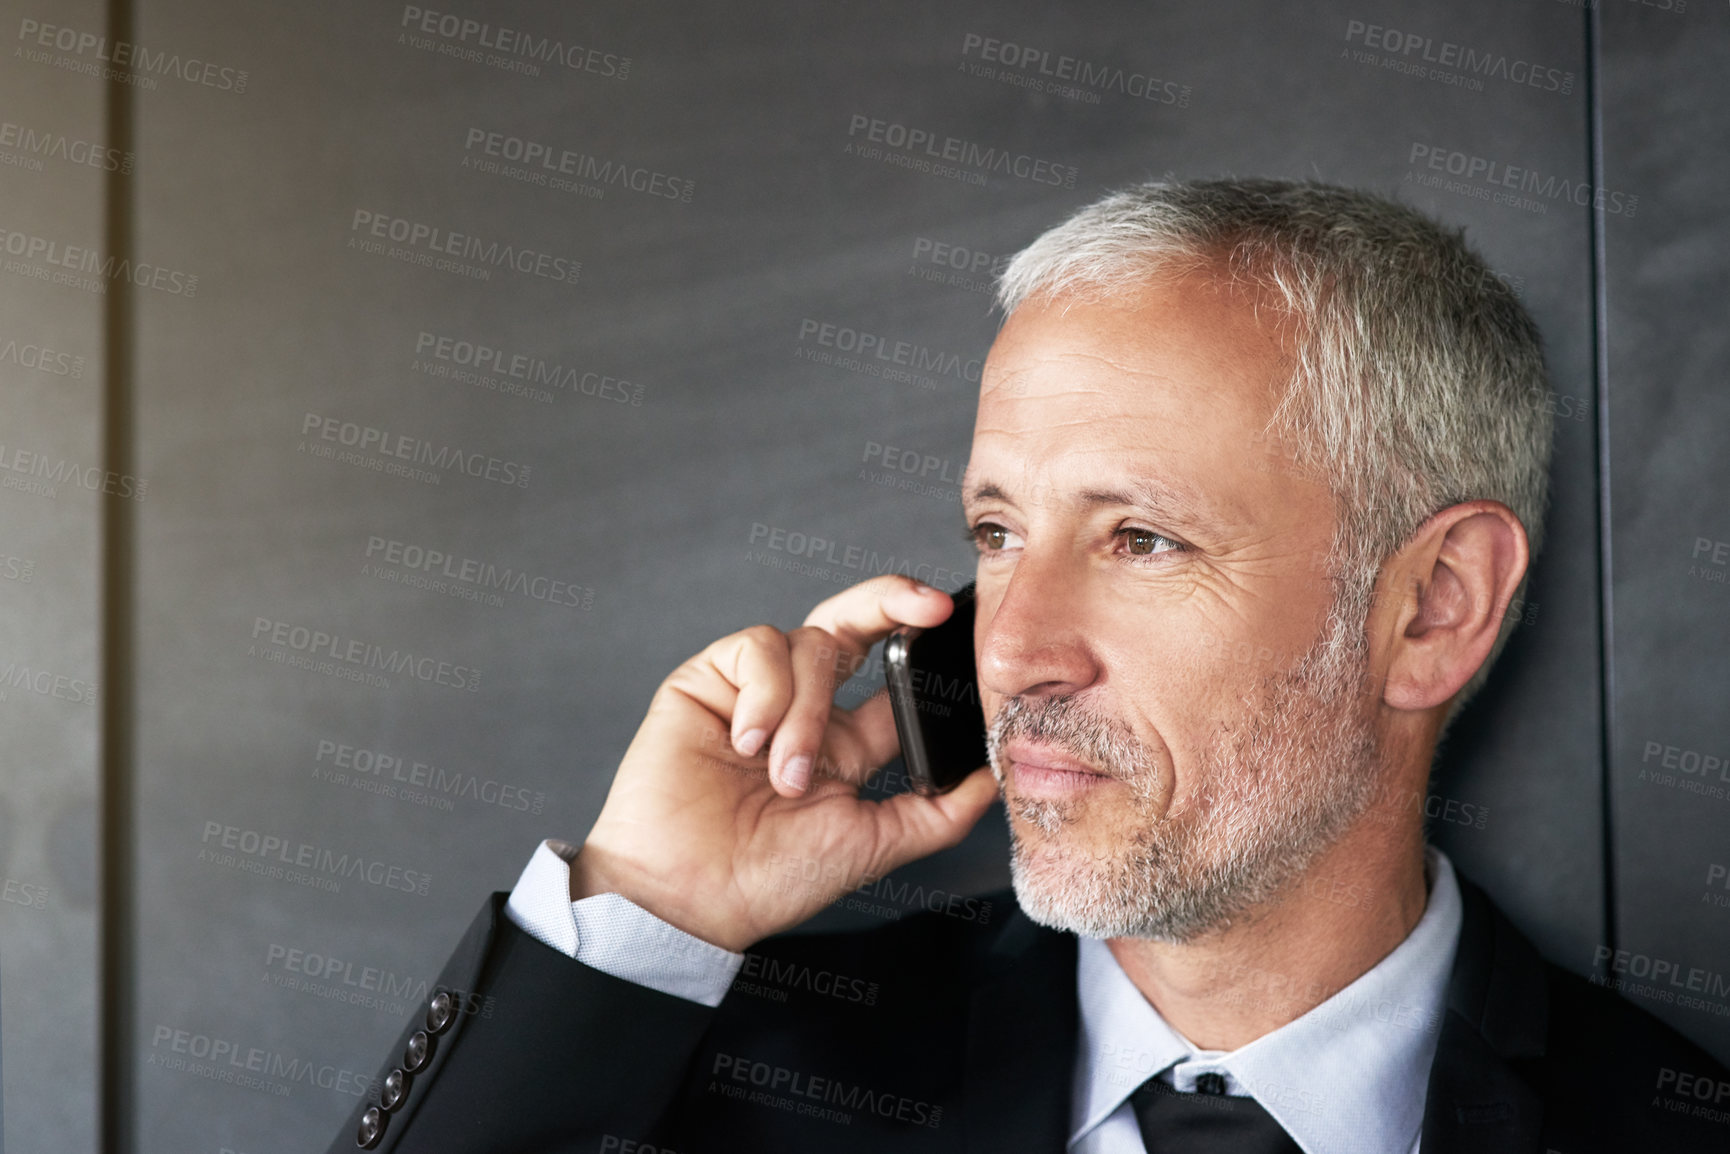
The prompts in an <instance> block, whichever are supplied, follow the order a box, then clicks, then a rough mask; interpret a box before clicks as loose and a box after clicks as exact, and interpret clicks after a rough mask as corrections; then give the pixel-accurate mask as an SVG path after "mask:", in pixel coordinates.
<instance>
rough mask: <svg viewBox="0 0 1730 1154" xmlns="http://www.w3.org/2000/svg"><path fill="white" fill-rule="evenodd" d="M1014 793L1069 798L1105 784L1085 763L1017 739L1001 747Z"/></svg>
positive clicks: (1106, 779)
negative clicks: (1008, 768)
mask: <svg viewBox="0 0 1730 1154" xmlns="http://www.w3.org/2000/svg"><path fill="white" fill-rule="evenodd" d="M1003 753H1004V756H1005V757H1007V758H1008V759H1009V763H1010V774H1011V779H1012V781H1013V782H1014V789H1015V791H1016V792H1017V793H1020V794H1023V795H1026V796H1033V797H1072V796H1074V795H1076V794H1078V793H1082V792H1084V791H1086V790H1089V789H1093V788H1096V787H1098V786H1101V785H1103V784H1105V783H1106V782H1109V781H1110V780H1112V779H1111V776H1110V775H1109V774H1105V773H1101V772H1100V771H1099V770H1097V769H1095V768H1094V767H1093V766H1091V765H1089V764H1087V763H1086V762H1085V761H1081V760H1078V759H1077V758H1074V757H1071V756H1069V755H1068V754H1066V753H1064V752H1063V751H1062V750H1060V749H1058V748H1057V747H1055V746H1050V745H1044V744H1041V743H1039V742H1033V741H1023V740H1020V739H1017V740H1015V741H1011V742H1010V743H1009V744H1008V745H1006V746H1004V747H1003Z"/></svg>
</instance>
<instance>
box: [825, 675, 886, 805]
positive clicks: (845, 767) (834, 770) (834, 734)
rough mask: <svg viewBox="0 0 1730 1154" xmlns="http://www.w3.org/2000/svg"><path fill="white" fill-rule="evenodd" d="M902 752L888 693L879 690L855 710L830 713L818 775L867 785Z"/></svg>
mask: <svg viewBox="0 0 1730 1154" xmlns="http://www.w3.org/2000/svg"><path fill="white" fill-rule="evenodd" d="M900 752H901V741H900V739H899V738H898V737H897V736H896V732H895V712H894V710H893V709H892V708H890V705H889V691H888V690H887V689H878V690H877V692H876V693H874V694H872V695H871V696H870V697H869V698H867V699H866V700H865V701H864V702H862V703H861V704H859V705H858V706H856V707H855V708H853V709H836V710H833V711H831V713H830V714H829V729H828V735H827V737H826V738H825V739H824V745H823V751H822V755H821V756H820V757H819V758H818V759H817V773H818V774H819V775H820V776H830V777H836V778H839V779H841V780H842V781H846V782H848V783H850V784H852V785H864V784H865V783H866V782H867V781H869V780H870V779H871V775H872V774H874V773H876V772H877V770H878V769H880V768H881V767H882V766H883V763H884V762H886V761H888V760H889V759H890V758H892V757H894V756H896V755H897V754H899V753H900Z"/></svg>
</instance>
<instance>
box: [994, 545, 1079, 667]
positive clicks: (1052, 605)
mask: <svg viewBox="0 0 1730 1154" xmlns="http://www.w3.org/2000/svg"><path fill="white" fill-rule="evenodd" d="M1086 588H1087V584H1086V575H1085V573H1084V572H1083V571H1082V567H1081V566H1076V565H1070V564H1067V563H1066V562H1065V561H1064V560H1063V559H1061V558H1055V557H1054V558H1046V559H1040V558H1036V557H1034V556H1032V555H1031V554H1024V555H1023V556H1022V558H1021V559H1020V560H1019V561H1017V562H1016V565H1015V569H1014V570H1013V572H1012V573H1011V574H1010V576H1009V579H1008V582H1007V584H1005V585H1003V586H1002V587H1001V590H1002V592H1001V595H1000V596H999V597H998V598H997V601H996V604H995V605H992V604H990V603H989V601H988V600H981V602H980V612H981V613H982V615H983V614H989V616H982V617H981V620H983V621H984V623H985V624H984V633H983V634H982V636H981V638H980V649H979V682H980V686H981V688H983V689H984V690H986V691H987V692H989V693H994V694H999V695H1001V696H1003V697H1015V696H1020V695H1033V696H1039V695H1055V694H1066V693H1076V692H1079V691H1081V690H1083V689H1085V688H1087V687H1088V686H1089V685H1092V684H1093V683H1094V681H1095V680H1097V679H1098V676H1099V666H1098V663H1097V661H1096V659H1095V657H1094V654H1093V652H1092V650H1091V648H1090V647H1089V645H1088V644H1087V638H1086V636H1085V634H1084V631H1083V628H1082V623H1083V622H1084V621H1085V620H1086V616H1087V614H1086V612H1085V609H1086V606H1085V604H1084V598H1085V596H1086ZM982 593H983V595H984V597H985V598H989V596H990V593H991V590H989V589H985V590H982Z"/></svg>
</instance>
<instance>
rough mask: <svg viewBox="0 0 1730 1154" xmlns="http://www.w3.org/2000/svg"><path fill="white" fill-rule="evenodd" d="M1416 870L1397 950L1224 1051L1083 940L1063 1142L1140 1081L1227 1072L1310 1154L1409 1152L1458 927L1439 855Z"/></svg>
mask: <svg viewBox="0 0 1730 1154" xmlns="http://www.w3.org/2000/svg"><path fill="white" fill-rule="evenodd" d="M1424 864H1425V870H1426V873H1427V874H1428V876H1429V881H1430V894H1429V900H1428V902H1426V904H1425V906H1424V913H1423V916H1422V917H1421V918H1420V919H1418V924H1417V925H1416V926H1415V927H1413V929H1412V932H1411V933H1410V934H1408V935H1407V936H1406V938H1405V940H1404V941H1402V942H1401V943H1400V944H1399V945H1398V946H1396V947H1394V950H1393V952H1392V953H1390V954H1388V956H1387V957H1385V958H1383V959H1382V960H1381V961H1380V962H1378V963H1376V965H1375V966H1373V967H1371V968H1370V969H1369V970H1368V971H1367V972H1366V973H1364V974H1363V975H1361V976H1360V977H1359V978H1358V979H1357V980H1356V981H1354V982H1352V983H1351V984H1350V985H1348V986H1347V987H1346V988H1345V989H1343V990H1341V991H1339V992H1338V993H1336V994H1335V995H1334V996H1333V997H1331V998H1329V999H1327V1000H1326V1001H1324V1002H1322V1003H1321V1004H1320V1005H1318V1006H1316V1007H1315V1008H1313V1009H1311V1010H1310V1011H1309V1012H1308V1013H1306V1014H1304V1015H1303V1016H1302V1017H1300V1018H1297V1019H1295V1020H1293V1021H1290V1022H1287V1023H1286V1024H1285V1025H1283V1026H1281V1027H1279V1028H1278V1029H1277V1030H1274V1031H1272V1032H1271V1033H1268V1034H1264V1035H1263V1036H1261V1037H1260V1038H1257V1039H1256V1040H1255V1041H1253V1042H1250V1043H1249V1044H1247V1045H1245V1046H1241V1047H1239V1048H1238V1049H1236V1050H1234V1051H1232V1052H1230V1053H1225V1054H1221V1053H1219V1052H1217V1051H1202V1050H1199V1049H1197V1048H1196V1047H1195V1046H1193V1045H1191V1044H1190V1042H1189V1041H1188V1040H1187V1039H1185V1038H1184V1037H1183V1036H1182V1035H1181V1034H1179V1033H1178V1032H1177V1031H1176V1030H1174V1029H1173V1028H1172V1027H1171V1026H1170V1025H1169V1024H1168V1023H1167V1022H1166V1021H1165V1019H1164V1018H1162V1017H1160V1015H1159V1011H1157V1010H1155V1009H1154V1008H1153V1006H1152V1005H1151V1004H1150V1003H1149V1002H1148V1001H1147V999H1146V998H1144V997H1142V995H1141V991H1139V990H1137V989H1136V988H1135V984H1134V983H1133V982H1131V981H1130V980H1129V976H1128V975H1127V974H1125V973H1124V972H1123V968H1122V967H1121V966H1119V965H1118V964H1117V959H1116V958H1114V957H1113V956H1112V954H1111V951H1110V949H1108V948H1107V946H1106V944H1105V943H1104V942H1103V941H1101V940H1099V939H1097V938H1082V939H1081V941H1080V950H1079V954H1078V961H1077V966H1076V988H1077V996H1078V998H1079V1000H1080V1004H1081V1048H1080V1053H1079V1054H1078V1056H1077V1060H1076V1066H1075V1086H1074V1091H1075V1092H1074V1096H1073V1098H1072V1108H1071V1133H1070V1144H1071V1145H1074V1144H1075V1143H1076V1142H1077V1141H1079V1140H1080V1139H1081V1138H1082V1137H1083V1136H1084V1135H1086V1134H1087V1133H1088V1132H1089V1131H1092V1130H1093V1129H1095V1128H1096V1127H1099V1126H1100V1125H1102V1124H1103V1123H1104V1122H1105V1120H1106V1119H1107V1118H1109V1117H1110V1116H1111V1115H1112V1114H1114V1113H1115V1112H1116V1111H1117V1110H1118V1108H1119V1107H1121V1106H1122V1105H1123V1104H1124V1102H1125V1101H1127V1100H1128V1098H1129V1096H1130V1094H1131V1093H1133V1092H1134V1090H1135V1088H1136V1087H1137V1086H1139V1085H1141V1083H1143V1082H1145V1081H1146V1080H1147V1079H1148V1078H1150V1077H1152V1076H1153V1075H1155V1074H1159V1073H1161V1072H1163V1071H1167V1070H1170V1071H1171V1074H1170V1078H1169V1080H1170V1081H1172V1082H1173V1083H1174V1084H1175V1085H1176V1086H1177V1087H1178V1088H1179V1089H1183V1090H1188V1089H1192V1088H1193V1086H1194V1082H1195V1077H1196V1075H1197V1074H1200V1073H1203V1072H1206V1071H1216V1072H1218V1073H1221V1074H1224V1075H1225V1076H1226V1089H1227V1092H1228V1093H1234V1094H1250V1095H1253V1096H1254V1097H1255V1099H1256V1101H1258V1102H1260V1103H1261V1105H1262V1107H1263V1108H1264V1109H1266V1110H1267V1111H1268V1113H1269V1114H1271V1115H1273V1117H1274V1119H1275V1120H1276V1121H1277V1122H1279V1124H1280V1126H1281V1127H1283V1128H1284V1129H1285V1131H1286V1133H1288V1134H1290V1135H1291V1137H1292V1139H1293V1141H1295V1142H1297V1144H1298V1145H1299V1146H1301V1147H1302V1148H1303V1150H1304V1151H1305V1154H1355V1152H1357V1151H1387V1150H1409V1149H1411V1148H1412V1144H1413V1142H1414V1141H1415V1140H1416V1138H1417V1135H1418V1130H1419V1128H1420V1126H1421V1125H1422V1123H1423V1114H1424V1096H1425V1088H1426V1086H1427V1084H1428V1079H1429V1068H1430V1063H1431V1061H1432V1060H1433V1059H1434V1057H1435V1052H1436V1041H1437V1037H1438V1034H1439V1031H1440V1028H1441V1020H1442V1017H1443V1014H1444V1012H1445V1010H1446V1007H1447V987H1448V976H1449V973H1450V972H1451V970H1452V969H1453V961H1454V951H1455V947H1456V946H1457V945H1458V942H1459V936H1460V923H1461V917H1462V914H1461V905H1460V891H1459V886H1458V884H1457V883H1456V882H1455V880H1454V871H1453V866H1452V864H1451V863H1450V862H1449V861H1448V859H1447V856H1446V855H1444V854H1443V853H1441V852H1440V851H1439V850H1436V849H1435V848H1433V847H1431V848H1428V849H1426V850H1425V859H1424Z"/></svg>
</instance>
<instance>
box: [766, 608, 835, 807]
mask: <svg viewBox="0 0 1730 1154" xmlns="http://www.w3.org/2000/svg"><path fill="white" fill-rule="evenodd" d="M787 644H788V659H789V661H790V663H791V666H792V670H793V699H792V701H791V702H789V703H788V705H787V708H786V711H785V712H784V713H783V714H782V716H781V719H780V724H779V725H778V726H777V727H776V729H775V737H774V741H773V744H772V745H771V746H770V748H769V780H770V781H771V782H772V783H773V784H774V786H775V789H776V790H777V792H779V793H782V794H784V795H786V796H788V797H797V796H798V795H799V794H801V793H803V792H804V791H805V788H806V786H808V785H810V784H811V773H812V769H813V768H814V766H815V765H816V761H817V755H818V753H819V752H821V751H822V748H823V739H824V734H825V731H826V730H827V729H828V728H829V713H830V710H831V709H833V708H834V700H835V669H834V655H835V650H836V646H837V642H836V640H835V637H834V636H833V635H832V634H829V633H827V632H825V631H824V630H822V629H817V628H814V627H812V626H805V627H803V628H800V629H795V630H793V632H791V633H789V634H788V635H787Z"/></svg>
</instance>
